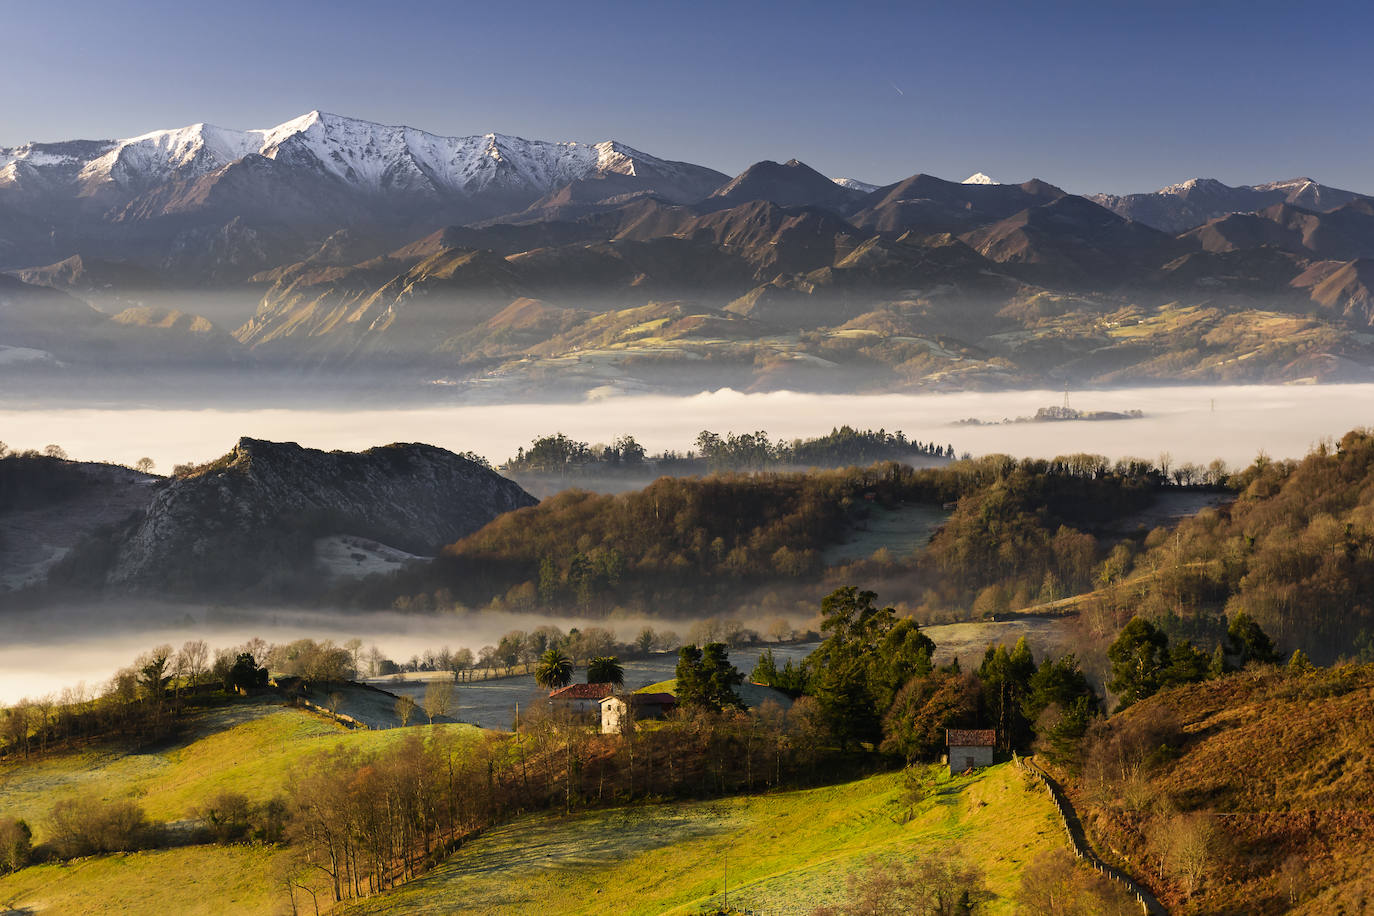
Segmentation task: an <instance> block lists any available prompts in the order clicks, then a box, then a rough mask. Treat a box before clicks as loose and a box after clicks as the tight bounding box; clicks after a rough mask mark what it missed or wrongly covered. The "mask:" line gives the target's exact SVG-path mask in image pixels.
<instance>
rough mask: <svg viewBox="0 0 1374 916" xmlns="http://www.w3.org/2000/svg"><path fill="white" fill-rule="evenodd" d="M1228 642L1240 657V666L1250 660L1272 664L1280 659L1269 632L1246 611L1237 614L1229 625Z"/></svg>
mask: <svg viewBox="0 0 1374 916" xmlns="http://www.w3.org/2000/svg"><path fill="white" fill-rule="evenodd" d="M1226 643H1227V648H1228V649H1229V650H1230V652H1231V654H1232V655H1235V656H1237V657H1238V658H1239V661H1238V662H1237V665H1236V666H1237V667H1239V668H1244V667H1245V666H1246V665H1248V664H1249V663H1250V662H1259V663H1260V664H1262V665H1272V664H1276V663H1277V662H1278V660H1279V654H1278V652H1277V651H1275V649H1274V642H1273V640H1271V639H1270V638H1269V634H1268V633H1265V632H1264V630H1263V629H1261V628H1260V625H1259V624H1258V623H1256V622H1255V621H1254V619H1253V618H1252V617H1251V616H1250V615H1249V614H1247V613H1245V612H1244V611H1242V612H1240V613H1239V614H1237V615H1236V616H1235V619H1233V620H1232V621H1231V625H1230V626H1229V627H1227V629H1226Z"/></svg>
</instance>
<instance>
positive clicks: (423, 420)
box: [0, 385, 1374, 471]
mask: <svg viewBox="0 0 1374 916" xmlns="http://www.w3.org/2000/svg"><path fill="white" fill-rule="evenodd" d="M1062 399H1063V393H1062V392H1058V391H1013V392H959V393H951V394H914V395H907V394H884V395H815V394H801V393H796V392H776V393H771V394H741V393H739V392H735V391H730V390H722V391H716V392H710V393H704V394H699V395H695V396H692V397H616V398H606V399H603V400H596V401H588V402H584V403H579V404H501V405H494V404H480V405H471V406H446V407H427V408H400V409H385V410H377V409H368V410H295V409H290V410H287V409H282V410H277V409H273V410H162V409H148V408H135V409H128V410H104V409H101V410H80V409H48V410H26V409H22V408H3V407H0V439H3V440H4V441H6V442H8V443H9V444H10V445H11V446H12V447H20V448H30V447H32V448H39V447H42V446H43V445H46V444H47V443H49V442H56V443H58V444H60V445H62V446H63V447H65V448H66V450H67V451H68V453H69V454H71V456H72V457H74V458H80V459H83V460H105V461H115V462H120V463H126V464H127V463H132V462H134V461H136V460H138V459H139V458H141V457H143V456H145V455H146V456H149V457H151V458H153V460H154V461H156V462H157V466H158V468H159V469H161V470H163V471H167V470H169V469H170V468H171V467H172V465H174V464H177V463H180V462H184V461H205V460H208V459H211V458H214V457H217V456H219V455H222V454H224V452H226V451H228V449H229V448H230V447H231V446H232V445H233V444H234V442H235V441H236V440H237V439H238V438H239V437H240V436H253V437H256V438H263V439H278V440H290V441H296V442H299V443H301V444H302V445H307V446H311V447H315V448H324V449H349V450H353V449H360V448H366V447H368V446H372V445H380V444H385V443H388V442H398V441H403V442H416V441H418V442H429V443H432V444H434V445H440V446H443V447H445V448H450V449H453V450H455V451H465V450H469V449H470V450H472V451H475V452H477V453H479V454H483V455H486V456H487V457H488V458H489V459H491V460H492V461H493V462H500V461H503V460H505V459H506V458H508V457H510V456H511V455H513V454H514V453H515V450H516V448H518V447H519V446H522V445H528V444H529V442H530V440H531V439H532V438H534V437H535V436H538V435H542V434H544V433H551V432H555V431H562V432H564V433H567V434H568V435H570V436H573V437H574V438H577V439H582V440H585V441H589V442H598V441H602V442H609V441H610V440H611V439H613V438H615V437H616V436H619V435H623V434H625V433H630V434H633V435H634V436H635V437H636V438H638V439H639V441H640V442H641V443H642V444H644V445H645V446H646V447H647V448H648V449H649V450H650V451H659V450H662V449H665V448H670V449H678V450H685V449H687V448H690V447H691V445H692V442H693V440H694V439H695V438H696V434H697V433H698V432H700V431H701V430H702V429H712V430H715V431H717V432H721V433H724V432H726V431H731V430H733V431H735V432H744V431H753V430H756V429H765V430H767V431H768V432H769V433H770V434H771V435H772V436H773V437H775V438H776V437H784V438H789V439H790V438H793V437H797V436H812V435H818V434H821V433H824V432H828V431H829V430H830V428H831V427H832V426H837V425H841V424H844V423H848V424H850V425H851V426H858V427H874V428H876V427H885V428H887V429H888V430H896V429H902V430H905V431H906V433H907V434H908V435H909V436H912V437H913V438H917V439H921V440H922V441H927V440H933V441H935V442H939V443H951V442H952V443H953V444H954V445H955V446H956V447H957V448H958V449H959V451H961V452H963V451H969V452H972V453H974V454H985V453H988V452H1006V453H1009V454H1013V455H1018V456H1022V455H1034V456H1044V457H1052V456H1054V455H1061V454H1066V453H1069V452H1077V451H1087V452H1097V453H1101V454H1105V455H1107V456H1109V457H1112V458H1116V457H1121V456H1124V455H1138V456H1141V457H1145V458H1154V457H1156V456H1157V455H1158V454H1159V453H1160V452H1162V451H1167V452H1169V453H1170V454H1171V455H1172V456H1173V458H1174V460H1175V461H1179V462H1181V461H1196V462H1207V461H1210V460H1211V459H1213V458H1222V459H1224V460H1226V461H1227V462H1229V463H1231V464H1233V465H1243V464H1248V463H1249V462H1250V461H1252V460H1253V459H1254V457H1255V455H1256V454H1257V453H1258V452H1259V451H1261V450H1263V451H1264V452H1266V453H1267V454H1268V455H1269V456H1271V457H1275V458H1283V457H1299V456H1301V455H1303V454H1304V453H1306V452H1307V450H1308V449H1309V448H1310V447H1311V446H1312V445H1313V444H1315V443H1316V442H1318V441H1319V440H1321V439H1323V438H1325V437H1329V436H1340V435H1341V434H1342V433H1344V432H1346V431H1347V430H1349V429H1351V428H1354V427H1357V426H1364V425H1369V424H1371V423H1374V385H1325V386H1244V387H1174V388H1125V389H1115V390H1109V391H1083V392H1075V393H1073V394H1072V395H1071V401H1072V405H1073V406H1074V407H1076V408H1078V409H1080V410H1130V409H1139V410H1142V411H1144V412H1145V414H1146V417H1145V418H1144V419H1141V420H1131V421H1120V422H1092V423H1088V422H1077V423H1047V424H1024V425H1013V426H993V427H982V428H976V427H957V426H952V425H951V424H953V423H955V422H956V421H958V420H960V419H963V418H966V417H977V418H979V419H982V420H998V419H1002V418H1004V417H1018V416H1026V415H1030V414H1033V413H1034V412H1035V411H1036V409H1037V408H1039V407H1044V406H1048V405H1054V404H1059V403H1061V401H1062Z"/></svg>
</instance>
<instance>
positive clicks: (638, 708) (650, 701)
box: [601, 693, 677, 735]
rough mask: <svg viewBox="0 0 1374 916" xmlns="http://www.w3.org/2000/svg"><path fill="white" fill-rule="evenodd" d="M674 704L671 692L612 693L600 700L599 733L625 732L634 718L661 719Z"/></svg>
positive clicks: (614, 733)
mask: <svg viewBox="0 0 1374 916" xmlns="http://www.w3.org/2000/svg"><path fill="white" fill-rule="evenodd" d="M675 706H677V697H675V696H673V695H672V694H671V693H628V694H627V693H617V694H612V695H611V696H608V697H606V698H605V699H604V700H602V701H601V734H603V735H623V734H626V733H628V732H629V730H630V728H631V727H632V726H633V724H634V721H635V720H636V719H662V718H663V717H664V716H666V715H667V714H668V713H669V711H671V710H672V709H673V708H674V707H675ZM630 710H634V712H633V714H631V713H630Z"/></svg>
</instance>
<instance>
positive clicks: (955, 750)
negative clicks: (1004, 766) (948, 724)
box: [945, 728, 997, 776]
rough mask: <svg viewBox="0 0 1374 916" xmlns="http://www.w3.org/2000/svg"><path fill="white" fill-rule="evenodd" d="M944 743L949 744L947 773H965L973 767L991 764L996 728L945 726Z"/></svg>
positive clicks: (995, 741)
mask: <svg viewBox="0 0 1374 916" xmlns="http://www.w3.org/2000/svg"><path fill="white" fill-rule="evenodd" d="M945 744H947V745H948V746H949V775H951V776H953V775H954V774H955V773H967V772H968V771H969V770H972V769H974V768H975V767H986V766H992V749H993V748H994V747H996V746H997V730H996V729H993V728H947V729H945Z"/></svg>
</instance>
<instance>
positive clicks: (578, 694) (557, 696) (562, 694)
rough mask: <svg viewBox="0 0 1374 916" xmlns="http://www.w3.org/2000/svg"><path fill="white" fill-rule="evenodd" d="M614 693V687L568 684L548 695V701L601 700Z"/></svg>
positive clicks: (607, 685)
mask: <svg viewBox="0 0 1374 916" xmlns="http://www.w3.org/2000/svg"><path fill="white" fill-rule="evenodd" d="M613 693H615V685H614V684H610V683H606V684H569V685H568V686H566V687H560V688H558V689H557V690H554V691H551V692H550V693H549V699H550V700H603V699H605V698H606V697H608V696H610V695H611V694H613Z"/></svg>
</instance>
